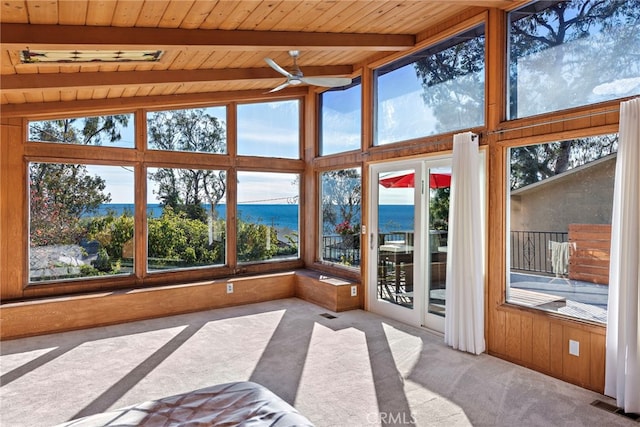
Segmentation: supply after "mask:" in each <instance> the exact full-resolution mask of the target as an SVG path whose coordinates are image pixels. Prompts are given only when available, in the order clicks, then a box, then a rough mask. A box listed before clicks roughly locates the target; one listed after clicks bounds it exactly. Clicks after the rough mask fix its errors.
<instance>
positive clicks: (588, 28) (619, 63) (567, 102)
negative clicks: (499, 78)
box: [507, 0, 640, 119]
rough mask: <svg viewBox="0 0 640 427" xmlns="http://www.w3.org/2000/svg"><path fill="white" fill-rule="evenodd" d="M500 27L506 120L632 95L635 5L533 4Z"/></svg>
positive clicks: (638, 46)
mask: <svg viewBox="0 0 640 427" xmlns="http://www.w3.org/2000/svg"><path fill="white" fill-rule="evenodd" d="M508 25H509V60H508V64H509V71H508V75H509V84H508V89H507V90H508V95H507V98H508V112H509V113H508V116H509V118H510V119H516V118H519V117H527V116H531V115H535V114H542V113H546V112H550V111H558V110H563V109H567V108H572V107H577V106H581V105H587V104H592V103H596V102H602V101H607V100H611V99H616V98H621V97H626V96H632V95H635V94H638V93H640V61H638V52H639V51H640V8H638V4H637V2H633V1H632V2H627V1H619V0H604V1H593V0H587V1H576V0H572V1H541V2H534V3H532V4H530V5H528V6H525V7H524V8H521V9H519V10H516V11H514V12H511V13H510V14H509V23H508Z"/></svg>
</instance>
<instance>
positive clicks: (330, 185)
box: [322, 169, 362, 234]
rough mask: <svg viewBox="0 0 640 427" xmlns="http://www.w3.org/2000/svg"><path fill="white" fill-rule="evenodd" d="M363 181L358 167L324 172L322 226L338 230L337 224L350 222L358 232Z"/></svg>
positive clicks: (333, 231) (326, 228)
mask: <svg viewBox="0 0 640 427" xmlns="http://www.w3.org/2000/svg"><path fill="white" fill-rule="evenodd" d="M361 199H362V182H361V179H360V171H359V170H358V169H339V170H331V171H327V172H324V173H323V174H322V227H323V230H324V232H325V233H328V234H332V233H335V232H336V225H337V224H340V223H348V224H349V225H350V226H352V227H354V228H355V229H354V231H355V232H358V230H359V228H360V227H359V222H360V219H359V218H360V204H361Z"/></svg>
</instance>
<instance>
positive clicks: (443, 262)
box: [424, 159, 451, 332]
mask: <svg viewBox="0 0 640 427" xmlns="http://www.w3.org/2000/svg"><path fill="white" fill-rule="evenodd" d="M426 171H427V172H426V173H425V176H427V177H428V178H427V180H426V182H428V183H429V185H428V190H425V194H424V196H425V197H424V200H425V205H426V206H425V210H426V212H427V214H426V215H427V218H428V220H427V223H428V228H427V230H425V232H426V233H428V238H427V242H426V245H425V247H426V250H425V255H426V265H427V267H428V269H427V277H426V278H425V283H426V287H427V296H426V300H427V304H426V312H425V319H424V325H425V326H427V327H429V328H430V329H434V330H436V331H439V332H443V331H444V316H445V302H446V280H447V258H448V257H447V237H448V232H449V199H450V195H451V160H450V159H443V160H436V161H430V162H426Z"/></svg>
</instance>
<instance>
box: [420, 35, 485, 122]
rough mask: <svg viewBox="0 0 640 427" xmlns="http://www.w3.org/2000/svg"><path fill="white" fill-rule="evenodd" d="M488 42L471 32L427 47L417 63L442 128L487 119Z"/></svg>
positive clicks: (425, 95)
mask: <svg viewBox="0 0 640 427" xmlns="http://www.w3.org/2000/svg"><path fill="white" fill-rule="evenodd" d="M484 45H485V38H484V35H483V34H475V33H470V34H468V35H463V36H460V37H456V38H452V39H451V43H450V46H446V45H445V46H442V45H437V46H435V47H434V48H433V49H429V50H427V51H426V52H424V54H423V55H421V59H419V60H418V61H416V62H415V63H414V68H415V71H416V75H417V77H418V78H419V79H420V81H421V83H422V86H423V88H424V92H423V94H422V98H423V100H424V103H425V104H426V105H428V106H429V107H431V109H432V111H433V114H434V115H435V117H436V118H437V119H438V121H437V125H436V130H437V131H438V132H446V131H450V130H452V129H461V128H465V127H469V123H472V124H482V123H484V67H485V65H484V62H485V61H484V59H485V58H484V51H485V49H484Z"/></svg>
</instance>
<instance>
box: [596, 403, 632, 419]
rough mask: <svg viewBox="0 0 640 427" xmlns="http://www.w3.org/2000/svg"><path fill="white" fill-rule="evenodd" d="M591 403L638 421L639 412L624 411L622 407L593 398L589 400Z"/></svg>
mask: <svg viewBox="0 0 640 427" xmlns="http://www.w3.org/2000/svg"><path fill="white" fill-rule="evenodd" d="M591 405H593V406H595V407H596V408H600V409H604V410H605V411H608V412H612V413H614V414H618V415H621V416H623V417H626V418H630V419H632V420H634V421H638V422H640V414H635V413H632V412H624V411H623V410H622V409H620V408H618V407H617V406H614V405H611V404H609V403H607V402H603V401H602V400H594V401H593V402H591Z"/></svg>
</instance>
